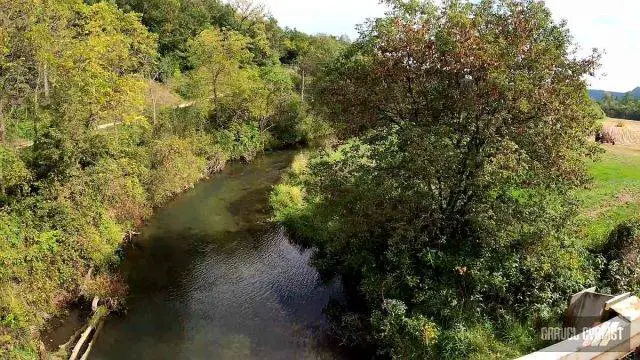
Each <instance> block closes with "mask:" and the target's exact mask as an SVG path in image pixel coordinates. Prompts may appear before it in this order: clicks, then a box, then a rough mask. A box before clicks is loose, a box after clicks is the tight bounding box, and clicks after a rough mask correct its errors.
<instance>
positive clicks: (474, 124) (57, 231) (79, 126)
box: [0, 0, 640, 359]
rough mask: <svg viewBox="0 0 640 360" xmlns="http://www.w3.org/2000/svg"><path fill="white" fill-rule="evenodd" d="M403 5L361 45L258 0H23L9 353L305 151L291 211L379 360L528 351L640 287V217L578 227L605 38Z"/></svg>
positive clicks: (11, 173)
mask: <svg viewBox="0 0 640 360" xmlns="http://www.w3.org/2000/svg"><path fill="white" fill-rule="evenodd" d="M384 2H385V3H386V4H387V5H388V6H389V8H390V10H389V12H388V13H387V15H386V16H384V17H381V18H378V19H371V20H369V21H367V22H366V23H364V24H363V25H362V26H361V28H360V35H359V37H358V38H357V39H353V40H352V39H348V38H346V37H336V36H331V35H323V34H316V35H309V34H305V33H302V32H300V31H297V30H294V29H289V28H283V27H281V26H280V25H279V24H278V22H277V21H276V20H275V19H274V18H273V17H271V16H270V15H269V14H268V11H267V9H265V8H264V7H263V6H261V5H259V4H258V3H254V2H251V1H249V0H235V1H231V2H223V1H221V0H115V1H106V0H105V1H99V0H86V1H82V0H20V1H15V0H0V358H3V359H4V358H6V359H36V358H44V356H46V351H45V350H43V345H42V342H41V339H40V333H41V331H42V330H43V329H44V327H45V325H46V323H47V321H48V320H49V319H51V318H52V317H54V316H56V315H59V314H62V313H64V312H65V310H66V309H67V308H68V306H69V304H71V303H73V302H76V301H78V299H79V298H81V299H85V301H90V300H91V299H92V298H94V297H99V298H101V299H105V298H108V299H111V306H112V307H114V308H117V307H118V306H119V305H123V303H124V301H125V300H124V299H126V296H127V285H126V281H124V280H123V279H122V278H121V277H120V276H119V275H118V274H117V271H116V269H117V267H118V264H119V263H120V262H121V260H122V256H123V251H122V248H123V246H124V242H125V240H126V239H127V238H128V237H130V234H132V233H133V232H135V230H136V229H137V227H138V226H140V225H141V224H142V223H143V222H144V220H145V219H147V218H148V217H150V216H151V215H152V214H153V212H154V210H155V209H157V208H159V207H161V206H163V205H164V204H165V203H167V202H168V201H170V200H171V199H172V198H173V197H174V196H176V195H177V194H180V193H181V192H183V191H185V190H187V189H189V188H190V187H192V186H193V185H194V184H196V183H197V182H199V181H200V180H202V179H205V178H207V177H209V176H212V175H213V174H215V173H216V172H219V171H221V170H222V169H224V168H225V166H226V164H227V163H229V162H251V161H252V160H253V159H255V158H256V157H259V156H262V155H261V154H262V153H264V152H265V151H271V150H274V151H275V150H279V149H285V148H287V149H291V148H304V149H305V150H302V151H300V152H299V153H298V155H297V156H296V157H295V159H294V161H293V164H292V165H291V167H290V168H289V170H287V172H286V174H285V176H284V177H283V179H282V181H281V183H280V184H278V185H276V186H275V187H274V188H273V190H272V192H271V194H270V197H269V203H270V206H271V208H272V210H273V221H274V222H276V223H280V224H282V225H284V227H285V228H286V230H287V232H288V233H289V234H291V236H292V238H293V239H294V242H295V243H296V245H298V246H300V247H301V248H304V249H312V253H313V255H312V258H311V264H312V266H313V267H314V268H315V269H317V271H318V272H319V273H320V275H321V277H322V280H323V281H325V282H326V283H327V284H328V283H331V282H332V281H335V280H336V279H337V280H338V281H339V282H340V283H341V284H342V287H343V289H344V293H345V298H346V301H331V302H330V303H329V304H327V306H326V308H325V314H326V316H327V318H328V319H329V322H330V324H331V326H330V328H331V336H332V337H333V338H335V339H337V340H338V343H339V344H340V345H341V346H342V347H345V348H349V349H352V350H353V351H355V352H356V353H358V354H360V356H367V357H369V358H383V359H384V358H394V359H463V358H464V359H467V358H473V359H486V358H513V357H516V356H518V355H522V354H526V353H527V352H531V351H535V350H536V349H539V348H541V347H543V346H544V345H547V344H545V343H544V342H542V341H541V340H540V339H539V337H538V336H537V334H538V329H540V328H541V327H543V326H552V325H557V324H561V323H562V312H563V311H564V309H565V307H566V302H567V299H568V297H569V296H570V295H571V294H573V293H576V292H578V291H581V290H583V289H584V288H586V287H590V286H596V285H597V286H599V287H600V288H602V289H606V290H611V291H623V290H624V291H631V290H640V272H639V271H638V270H637V269H636V268H635V267H634V266H633V264H634V263H635V260H634V259H635V258H634V259H631V258H630V257H629V256H626V255H625V256H623V253H625V249H635V248H634V247H633V241H634V239H636V238H637V235H636V234H637V233H639V232H638V230H637V229H638V228H640V226H639V225H638V223H634V222H624V223H622V224H620V225H619V226H618V227H616V229H615V230H613V232H612V233H611V235H609V234H607V236H605V237H604V238H603V239H600V240H601V241H600V243H598V245H597V246H585V245H584V244H583V243H582V242H581V240H580V236H579V234H578V232H576V227H575V224H576V221H577V220H576V219H577V218H578V203H577V201H576V190H578V189H581V188H584V187H585V186H586V185H587V184H588V183H589V181H590V175H589V172H588V167H589V165H590V164H591V163H592V161H593V160H594V159H597V157H598V156H599V154H601V153H602V150H601V149H600V148H599V147H598V145H597V144H595V143H593V142H592V141H590V139H591V137H592V135H593V134H594V133H595V132H597V131H598V128H599V126H600V125H599V120H600V119H601V117H602V113H601V111H599V109H598V108H597V106H595V105H594V102H593V101H592V100H590V99H589V96H588V93H587V84H586V82H585V77H586V76H588V75H592V74H593V73H594V72H595V71H596V70H597V69H598V66H599V60H600V54H599V53H598V52H597V51H594V52H593V53H591V54H590V55H588V56H586V57H579V56H578V55H576V51H575V47H576V44H575V43H574V40H573V38H572V36H571V34H570V32H569V30H568V28H567V25H566V23H564V22H557V21H555V20H554V18H553V16H552V14H551V12H550V11H549V10H548V9H547V8H546V6H545V5H544V3H541V2H538V1H534V0H481V1H466V0H447V1H444V2H443V3H442V4H440V3H436V2H431V1H422V0H410V1H405V0H386V1H384ZM636 105H637V104H636V102H635V101H634V100H632V99H626V98H625V99H622V100H619V101H618V100H615V99H611V98H605V99H604V100H603V101H602V103H601V106H602V108H603V110H604V111H605V113H607V114H608V115H610V113H611V112H615V113H616V114H618V113H617V111H624V112H625V115H624V116H623V115H616V116H621V117H627V116H630V117H629V118H634V117H633V116H635V115H633V114H635V110H633V109H635V108H637V106H636ZM621 108H622V109H624V110H619V109H621ZM636 251H637V250H636ZM634 254H635V255H636V256H637V255H639V254H640V252H636V253H634ZM636 260H637V259H636Z"/></svg>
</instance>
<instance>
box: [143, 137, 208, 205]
mask: <svg viewBox="0 0 640 360" xmlns="http://www.w3.org/2000/svg"><path fill="white" fill-rule="evenodd" d="M150 151H151V171H152V174H151V176H150V181H149V184H148V186H149V192H150V200H151V202H152V203H153V204H154V205H162V204H163V203H165V202H166V201H167V200H169V199H170V198H171V197H172V196H173V195H175V194H177V193H180V192H182V191H184V190H185V189H186V188H187V187H189V186H191V185H192V184H194V183H196V182H197V181H198V180H199V179H201V178H202V177H203V176H204V174H205V166H206V161H205V159H203V158H200V157H197V156H196V155H195V154H194V153H193V151H192V148H191V145H190V143H189V142H188V141H186V140H183V139H180V138H177V137H170V138H167V139H160V140H156V141H155V142H154V143H153V144H152V146H151V149H150Z"/></svg>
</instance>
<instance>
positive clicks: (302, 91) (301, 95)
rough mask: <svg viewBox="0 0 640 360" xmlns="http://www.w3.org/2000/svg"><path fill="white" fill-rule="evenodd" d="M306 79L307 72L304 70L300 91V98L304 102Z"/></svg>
mask: <svg viewBox="0 0 640 360" xmlns="http://www.w3.org/2000/svg"><path fill="white" fill-rule="evenodd" d="M305 78H306V76H305V72H304V70H302V89H301V91H300V98H301V99H302V101H304V86H305V80H306V79H305Z"/></svg>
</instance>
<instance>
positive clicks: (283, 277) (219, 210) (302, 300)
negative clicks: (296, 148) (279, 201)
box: [91, 152, 342, 359]
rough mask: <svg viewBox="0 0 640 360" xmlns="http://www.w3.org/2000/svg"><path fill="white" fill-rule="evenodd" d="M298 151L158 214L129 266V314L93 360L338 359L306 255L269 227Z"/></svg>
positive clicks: (271, 158) (262, 162)
mask: <svg viewBox="0 0 640 360" xmlns="http://www.w3.org/2000/svg"><path fill="white" fill-rule="evenodd" d="M292 155H293V154H292V153H288V152H283V153H275V154H272V155H268V156H265V157H263V158H261V159H258V160H256V162H254V163H253V164H251V165H237V164H236V165H233V166H231V167H229V169H228V170H226V171H225V172H224V173H222V174H220V175H218V176H216V177H215V178H213V179H211V180H209V181H206V182H203V183H201V184H198V185H197V186H196V187H195V188H194V189H193V190H192V191H189V192H187V193H185V194H184V195H183V196H180V197H179V198H178V199H176V200H175V201H173V202H172V203H170V204H168V205H167V206H166V207H165V208H163V209H162V210H160V211H159V212H158V213H157V214H156V215H155V216H154V217H153V219H151V220H150V221H149V223H148V224H147V226H146V227H145V228H144V229H143V231H142V235H141V236H140V238H139V239H138V241H137V242H136V246H135V247H134V248H133V249H131V250H129V251H128V254H127V257H126V260H125V261H124V263H123V264H122V271H123V273H124V274H125V275H126V276H127V279H128V282H129V286H130V289H131V296H130V298H129V299H128V309H129V311H128V313H127V315H126V316H124V317H114V318H111V319H109V321H108V322H107V323H106V326H105V328H104V330H103V332H102V333H101V335H100V338H99V341H98V343H97V345H96V347H95V349H94V351H93V352H92V355H91V358H92V359H300V358H305V359H333V358H340V357H342V356H341V355H340V354H339V353H338V352H337V351H335V349H334V348H333V347H332V346H331V345H329V343H328V342H327V341H326V338H325V336H324V332H323V330H324V329H325V327H326V319H325V317H324V315H323V314H322V309H323V308H324V306H325V305H326V304H327V303H328V301H329V300H330V299H331V298H335V297H340V296H341V290H340V287H339V286H338V285H337V284H334V285H331V286H328V287H325V286H323V285H321V282H320V279H319V276H318V274H317V272H316V271H315V270H314V269H313V268H311V267H309V266H308V260H309V256H310V254H309V252H303V251H300V250H299V249H298V248H297V247H295V246H293V245H291V244H290V242H289V240H288V238H287V237H286V234H285V231H284V230H283V229H281V228H279V227H276V226H274V225H272V224H269V223H268V221H267V220H268V203H267V197H268V192H269V190H270V188H271V186H272V185H273V184H275V183H276V182H277V181H278V179H279V178H280V175H281V173H282V170H283V169H285V168H286V167H287V166H288V164H289V162H290V160H291V158H292Z"/></svg>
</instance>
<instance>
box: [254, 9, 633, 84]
mask: <svg viewBox="0 0 640 360" xmlns="http://www.w3.org/2000/svg"><path fill="white" fill-rule="evenodd" d="M262 2H263V3H264V4H265V5H267V7H268V8H269V10H270V12H271V14H272V15H273V16H274V17H275V18H276V19H278V21H279V23H280V24H281V25H282V26H288V27H292V28H297V29H298V30H301V31H304V32H307V33H329V34H334V35H342V34H347V35H349V36H350V37H351V38H354V37H355V36H356V35H357V32H356V31H355V26H356V25H357V24H360V23H362V22H364V21H365V19H367V18H369V17H375V16H380V15H382V14H383V13H384V7H383V6H382V5H380V4H379V3H378V0H262ZM546 2H547V5H548V6H549V8H550V9H551V10H552V12H553V14H554V16H555V17H556V18H557V19H566V20H567V21H568V25H569V28H570V29H571V31H572V33H573V34H574V36H575V40H576V42H577V43H578V44H580V45H581V47H582V49H583V50H584V51H585V53H586V52H588V51H589V50H590V49H591V48H594V47H595V48H598V49H600V50H604V51H605V52H606V54H605V55H604V56H603V59H602V68H601V71H600V74H599V76H597V77H596V78H594V79H592V80H591V85H592V87H594V88H600V89H606V90H616V91H628V90H631V89H633V88H634V87H636V86H640V66H638V65H637V62H638V60H639V59H640V41H638V40H637V34H640V21H637V18H638V14H640V1H638V0H608V1H602V0H547V1H546Z"/></svg>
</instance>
